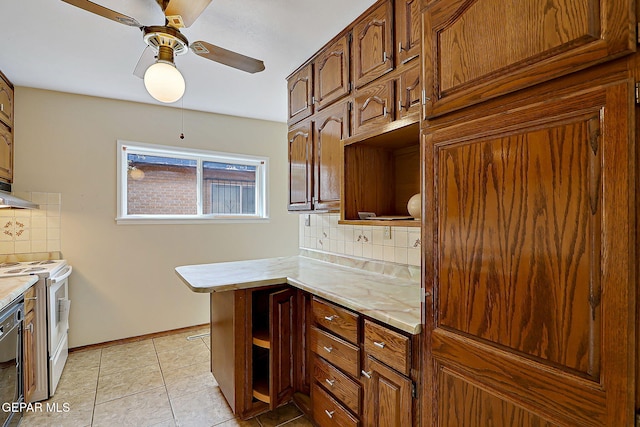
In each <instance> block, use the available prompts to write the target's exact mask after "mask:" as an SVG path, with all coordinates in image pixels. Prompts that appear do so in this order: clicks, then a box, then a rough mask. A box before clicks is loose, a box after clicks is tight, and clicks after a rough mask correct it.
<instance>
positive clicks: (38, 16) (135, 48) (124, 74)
mask: <svg viewBox="0 0 640 427" xmlns="http://www.w3.org/2000/svg"><path fill="white" fill-rule="evenodd" d="M93 1H94V2H95V3H98V4H100V5H102V6H105V7H107V8H110V9H113V10H116V11H118V12H120V13H123V14H125V15H128V16H131V17H133V18H136V19H137V20H138V21H139V22H140V23H141V24H142V25H162V24H164V16H163V14H162V12H161V10H160V7H159V6H158V5H157V3H156V2H155V0H93ZM373 3H375V0H347V1H345V0H321V1H318V0H213V1H212V2H211V4H210V5H209V7H208V8H207V9H206V10H205V11H204V13H203V14H202V15H200V17H199V18H198V20H197V21H196V22H195V23H194V24H193V25H192V26H191V27H189V28H184V29H182V33H183V34H184V35H185V36H186V37H187V38H188V39H189V40H190V41H196V40H204V41H207V42H209V43H212V44H215V45H218V46H221V47H223V48H226V49H229V50H233V51H236V52H239V53H242V54H244V55H247V56H251V57H254V58H257V59H262V60H263V61H264V63H265V67H266V70H265V71H263V72H261V73H256V74H249V73H245V72H243V71H238V70H235V69H233V68H229V67H227V66H224V65H221V64H218V63H215V62H212V61H208V60H206V59H204V58H201V57H198V56H197V55H195V54H194V53H193V52H188V53H187V54H185V55H181V56H178V57H177V58H176V65H177V67H178V69H179V70H180V71H181V72H182V74H183V76H184V78H185V80H186V82H187V89H186V92H185V95H184V97H183V100H181V101H177V102H176V103H174V104H171V105H172V106H176V107H182V106H183V107H184V108H186V109H192V110H199V111H207V112H214V113H222V114H231V115H235V116H242V117H252V118H259V119H265V120H275V121H281V122H283V121H286V119H287V96H286V91H287V86H286V81H285V78H286V77H287V76H288V75H289V74H290V73H291V72H292V71H293V70H295V69H296V68H297V67H298V66H299V65H300V64H302V63H303V62H304V61H305V60H306V59H308V58H309V57H310V56H311V55H313V54H314V53H315V52H316V51H317V50H318V49H319V48H320V47H322V46H323V45H324V44H325V43H326V42H327V41H329V40H330V39H331V38H332V37H333V36H334V35H336V34H337V33H338V32H340V31H341V30H342V29H343V28H345V27H346V26H347V25H348V24H349V23H350V22H351V21H353V20H354V19H355V18H356V17H357V16H358V15H360V14H361V13H362V12H363V11H364V10H366V9H367V8H368V7H369V6H370V5H372V4H373ZM0 16H1V17H2V39H3V40H2V45H1V46H0V70H1V71H2V72H3V73H4V74H5V75H6V76H7V77H8V78H9V79H10V80H11V81H12V83H13V84H14V85H15V86H27V87H34V88H41V89H50V90H56V91H62V92H70V93H77V94H85V95H93V96H100V97H105V98H114V99H122V100H129V101H136V102H144V103H150V104H161V103H159V102H158V101H156V100H154V99H153V98H151V96H150V95H149V94H148V93H147V91H146V90H145V88H144V84H143V82H142V80H141V79H139V78H137V77H135V76H134V75H133V70H134V68H135V66H136V63H137V62H138V59H139V58H140V55H141V54H142V51H143V50H144V48H145V47H146V45H145V43H144V41H143V39H142V33H141V31H140V30H139V29H137V28H135V27H128V26H125V25H121V24H119V23H117V22H114V21H111V20H108V19H105V18H102V17H100V16H97V15H93V14H91V13H89V12H86V11H84V10H81V9H78V8H76V7H74V6H71V5H69V4H67V3H64V2H62V1H61V0H3V1H1V2H0Z"/></svg>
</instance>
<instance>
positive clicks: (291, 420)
mask: <svg viewBox="0 0 640 427" xmlns="http://www.w3.org/2000/svg"><path fill="white" fill-rule="evenodd" d="M303 417H304V414H300V415H298V416H297V417H294V418H291V419H290V420H287V421H285V422H283V423H280V424H278V425H277V426H276V427H281V426H284V425H286V424H289V423H290V422H293V421H295V420H297V419H300V418H303Z"/></svg>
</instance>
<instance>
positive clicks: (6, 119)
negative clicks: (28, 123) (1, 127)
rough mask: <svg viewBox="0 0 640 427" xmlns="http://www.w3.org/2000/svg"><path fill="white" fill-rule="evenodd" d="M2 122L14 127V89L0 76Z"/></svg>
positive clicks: (0, 117)
mask: <svg viewBox="0 0 640 427" xmlns="http://www.w3.org/2000/svg"><path fill="white" fill-rule="evenodd" d="M0 122H3V123H5V124H6V125H7V126H9V127H10V128H12V127H13V88H12V87H11V85H9V84H8V83H7V82H6V81H4V80H3V79H2V76H0Z"/></svg>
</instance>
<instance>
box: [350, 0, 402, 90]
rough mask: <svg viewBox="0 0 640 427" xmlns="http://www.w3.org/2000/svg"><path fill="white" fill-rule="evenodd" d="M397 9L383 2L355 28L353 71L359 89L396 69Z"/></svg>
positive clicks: (356, 24) (355, 83)
mask: <svg viewBox="0 0 640 427" xmlns="http://www.w3.org/2000/svg"><path fill="white" fill-rule="evenodd" d="M393 56H394V50H393V8H392V6H391V2H389V1H385V2H382V3H381V4H380V5H379V6H378V7H376V8H375V9H374V10H372V11H371V12H370V13H368V14H367V15H365V16H363V17H362V18H360V19H359V20H358V21H357V22H356V23H355V24H354V27H353V64H352V67H353V73H352V78H353V82H354V85H355V87H356V88H359V87H362V86H363V85H365V84H366V83H369V82H371V81H373V80H375V79H377V78H378V77H380V76H382V75H383V74H385V73H387V72H389V71H391V70H393Z"/></svg>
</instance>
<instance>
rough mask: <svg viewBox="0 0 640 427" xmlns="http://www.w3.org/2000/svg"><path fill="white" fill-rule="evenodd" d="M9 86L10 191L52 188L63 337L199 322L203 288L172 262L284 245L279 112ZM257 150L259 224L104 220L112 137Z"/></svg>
mask: <svg viewBox="0 0 640 427" xmlns="http://www.w3.org/2000/svg"><path fill="white" fill-rule="evenodd" d="M182 120H183V119H182V113H181V110H180V109H176V108H167V107H160V106H152V105H145V104H137V103H131V102H122V101H115V100H109V99H102V98H94V97H86V96H79V95H72V94H66V93H58V92H50V91H43V90H38V89H31V88H24V87H18V88H16V96H15V123H16V127H15V165H14V166H15V176H14V177H15V184H14V190H17V191H38V192H51V193H58V192H59V193H61V195H62V196H61V198H62V205H61V228H60V241H61V248H60V249H61V251H62V255H63V257H64V258H66V259H67V260H68V261H69V262H70V263H71V264H72V265H73V268H74V273H73V275H72V276H71V281H70V297H71V300H72V303H71V316H70V346H71V347H77V346H82V345H88V344H93V343H99V342H104V341H109V340H114V339H120V338H126V337H131V336H137V335H141V334H147V333H152V332H158V331H163V330H169V329H175V328H180V327H185V326H191V325H196V324H202V323H206V322H207V321H208V294H195V293H193V292H191V291H190V290H189V289H188V288H187V287H186V286H185V285H183V284H182V282H181V281H180V280H179V279H178V277H177V276H176V274H175V273H174V270H173V269H174V267H176V266H178V265H184V264H198V263H207V262H218V261H231V260H238V259H252V258H263V257H271V256H282V255H293V254H296V253H297V251H298V215H295V214H289V213H287V210H286V206H287V198H286V188H287V152H286V149H287V145H286V143H285V140H286V130H287V129H286V125H285V124H284V123H275V122H267V121H260V120H250V119H242V118H238V117H231V116H222V115H215V114H208V113H200V112H194V111H185V112H184V133H185V139H184V140H180V139H179V135H180V133H181V132H182ZM118 139H122V140H128V141H138V142H145V143H153V144H163V145H176V146H185V147H190V148H198V149H211V150H215V151H227V152H237V153H244V154H252V155H259V156H268V157H269V159H270V170H269V207H270V209H269V210H270V217H271V220H270V222H269V223H251V224H247V223H245V224H195V225H194V224H184V225H116V223H115V217H116V141H117V140H118Z"/></svg>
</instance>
